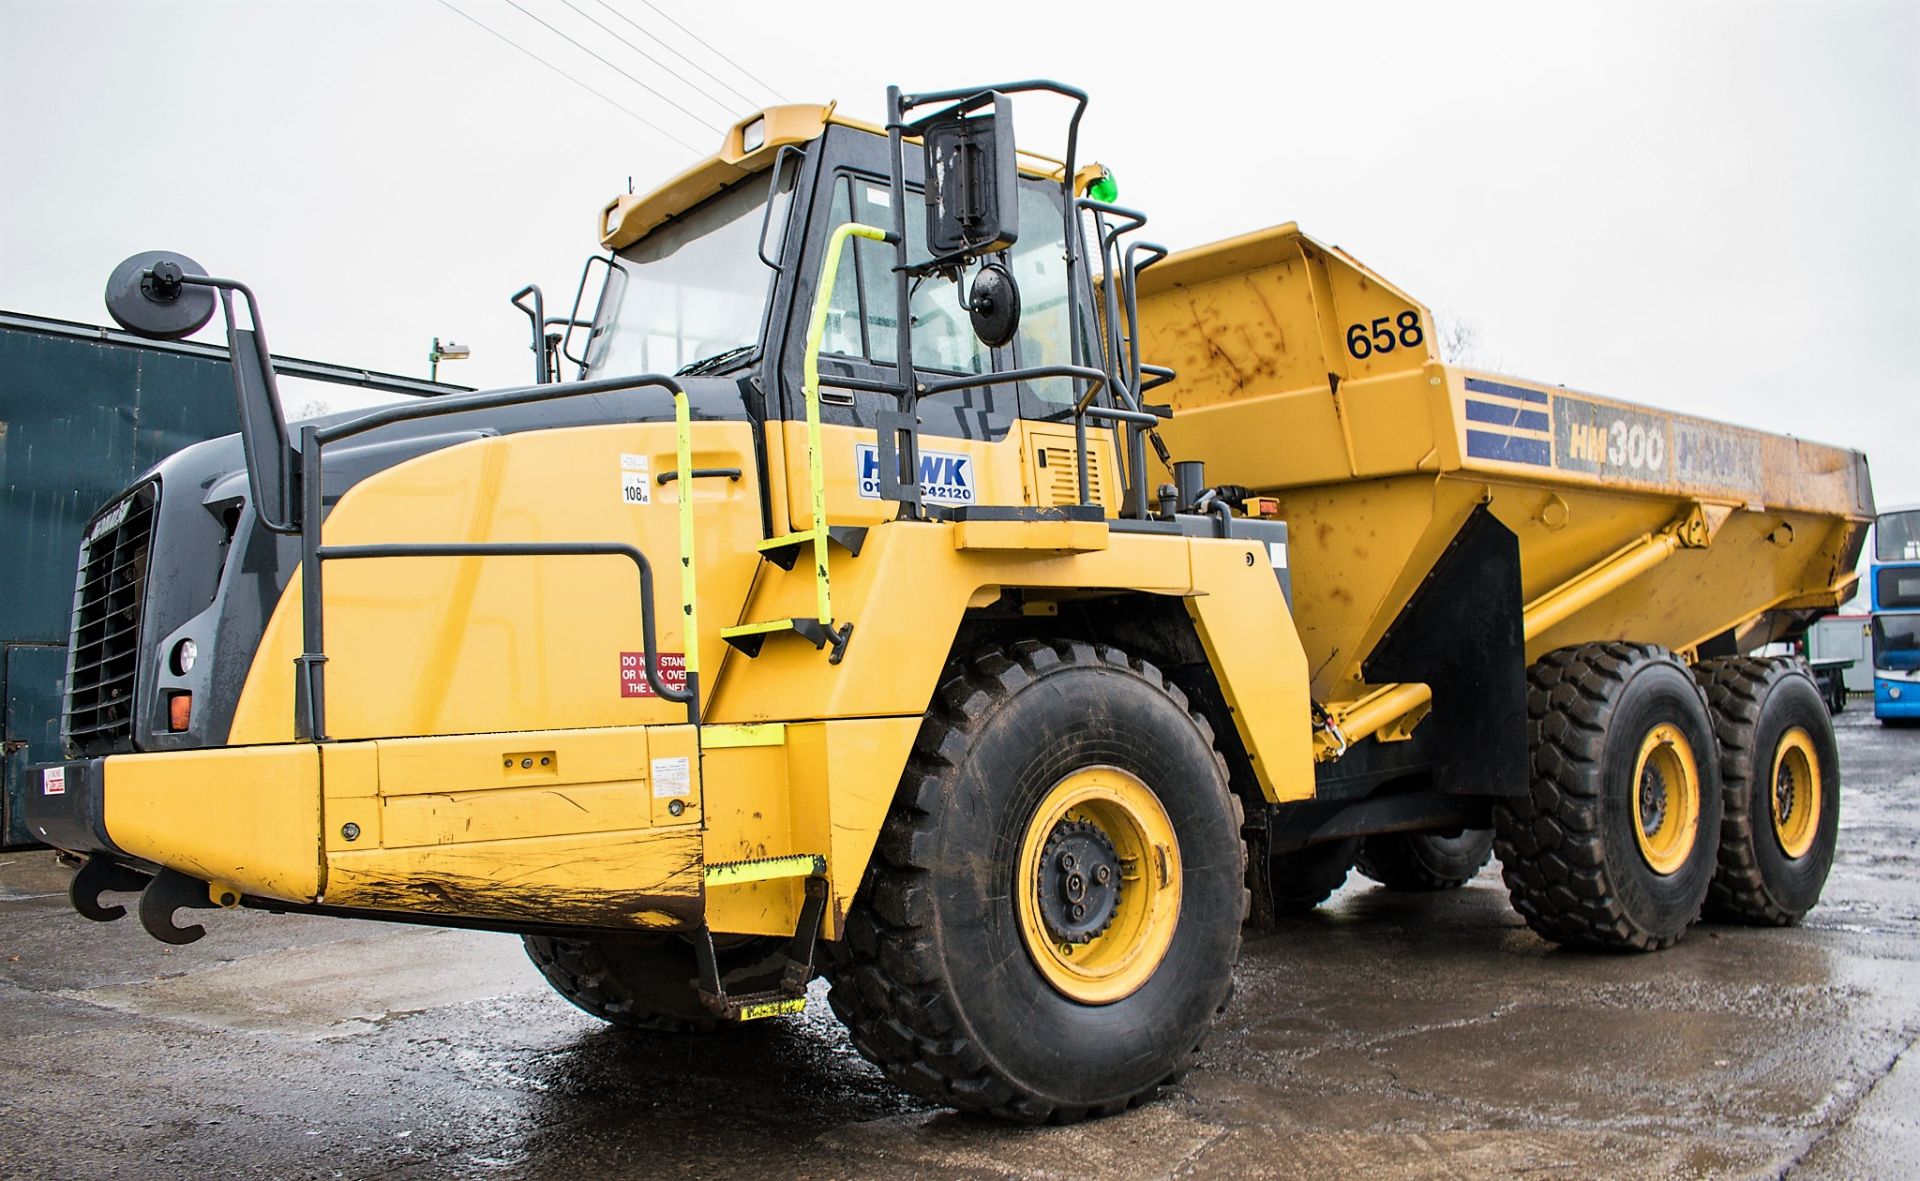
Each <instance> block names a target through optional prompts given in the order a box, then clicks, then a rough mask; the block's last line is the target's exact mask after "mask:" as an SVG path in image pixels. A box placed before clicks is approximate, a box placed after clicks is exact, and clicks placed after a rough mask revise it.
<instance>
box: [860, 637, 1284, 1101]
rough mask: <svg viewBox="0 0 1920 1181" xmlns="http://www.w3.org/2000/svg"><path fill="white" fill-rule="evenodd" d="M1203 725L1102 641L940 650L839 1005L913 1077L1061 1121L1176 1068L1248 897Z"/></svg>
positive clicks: (1236, 817) (1224, 989)
mask: <svg viewBox="0 0 1920 1181" xmlns="http://www.w3.org/2000/svg"><path fill="white" fill-rule="evenodd" d="M1240 822H1241V810H1240V805H1239V801H1238V800H1237V799H1236V798H1235V797H1234V796H1233V795H1232V794H1231V793H1230V792H1229V791H1228V788H1227V774H1226V767H1225V764H1224V763H1223V762H1222V761H1221V760H1220V757H1219V756H1218V755H1217V754H1216V753H1215V751H1214V748H1213V735H1212V731H1211V730H1210V729H1209V728H1208V726H1207V724H1206V722H1205V721H1203V720H1202V719H1200V718H1199V717H1197V716H1195V715H1194V714H1192V713H1190V712H1189V711H1188V709H1187V704H1186V699H1185V697H1184V696H1183V695H1182V694H1181V693H1180V691H1179V690H1178V689H1176V688H1174V687H1173V686H1172V685H1171V684H1170V683H1168V682H1167V680H1166V678H1165V677H1163V676H1162V675H1161V674H1160V672H1159V670H1157V669H1155V668H1154V667H1153V666H1152V665H1149V664H1146V663H1144V662H1141V661H1129V660H1128V658H1127V657H1126V656H1125V655H1124V654H1123V653H1121V652H1119V651H1118V650H1116V649H1113V648H1108V647H1104V646H1099V647H1096V646H1094V645H1090V644H1085V643H1078V642H1061V643H1056V644H1042V643H1037V642H1024V643H1019V644H1015V645H1013V646H1011V647H1009V648H1006V649H998V648H996V649H989V650H986V651H984V652H981V653H979V654H977V655H975V656H973V657H971V658H969V659H967V660H964V661H960V662H956V663H954V664H952V665H949V666H948V669H947V673H946V675H945V678H944V680H943V683H942V684H941V686H940V687H939V689H938V691H937V692H936V694H935V697H934V701H933V705H932V707H931V708H930V709H929V711H928V714H927V720H926V722H925V724H924V727H923V729H922V730H921V733H920V738H919V740H918V742H917V744H916V745H915V749H914V753H913V756H912V758H911V760H910V761H909V763H908V767H907V772H906V775H905V778H904V780H903V781H902V784H901V787H900V793H899V795H898V797H897V798H896V799H895V801H894V805H893V808H892V810H891V811H890V812H889V814H888V816H887V820H886V823H885V825H884V827H883V829H882V833H881V837H880V840H879V842H878V844H877V846H876V848H875V850H874V857H873V863H872V866H871V867H870V869H869V872H868V877H867V880H866V882H865V883H864V884H863V887H862V890H861V894H860V898H859V901H858V902H857V903H856V904H855V906H854V907H853V910H852V912H851V913H850V914H849V916H848V919H847V929H846V937H845V939H844V940H843V941H842V943H841V944H840V945H838V946H837V947H836V948H835V954H836V964H835V968H834V972H833V991H832V993H831V994H830V996H831V1001H832V1004H833V1008H834V1011H835V1012H836V1013H838V1014H839V1015H840V1018H841V1019H842V1020H843V1021H845V1022H846V1024H847V1028H848V1030H849V1032H850V1033H851V1035H852V1040H853V1044H854V1046H855V1047H856V1048H858V1049H859V1051H860V1052H861V1053H862V1054H863V1055H865V1056H866V1057H867V1058H868V1059H869V1060H871V1061H872V1062H874V1063H875V1064H876V1065H878V1066H879V1067H880V1068H881V1069H882V1070H884V1071H885V1072H886V1074H887V1077H888V1078H890V1079H892V1080H893V1081H894V1082H895V1083H897V1084H899V1085H900V1086H902V1087H905V1088H906V1089H907V1090H910V1091H912V1092H914V1093H915V1094H918V1095H921V1096H923V1097H925V1098H928V1099H932V1100H934V1101H935V1102H938V1103H944V1104H948V1105H951V1106H954V1107H958V1108H962V1109H964V1110H968V1111H975V1112H982V1113H986V1114H991V1115H997V1116H1004V1117H1009V1118H1014V1119H1020V1120H1026V1121H1046V1120H1051V1121H1054V1122H1066V1121H1070V1120H1075V1119H1079V1118H1082V1117H1084V1116H1087V1115H1096V1114H1105V1113H1108V1112H1113V1111H1118V1110H1121V1109H1124V1108H1126V1107H1128V1106H1130V1105H1131V1104H1134V1103H1137V1102H1139V1101H1141V1100H1142V1099H1145V1098H1147V1097H1149V1096H1151V1095H1152V1094H1153V1093H1154V1091H1155V1090H1156V1089H1157V1088H1158V1087H1159V1086H1160V1085H1161V1084H1162V1083H1165V1082H1168V1081H1170V1080H1171V1079H1172V1078H1174V1077H1176V1076H1177V1075H1178V1074H1179V1073H1180V1072H1181V1071H1182V1070H1183V1069H1184V1068H1185V1066H1186V1064H1187V1062H1188V1061H1189V1059H1190V1058H1191V1057H1192V1056H1193V1054H1194V1052H1195V1051H1196V1050H1197V1049H1198V1048H1199V1044H1200V1040H1201V1038H1202V1037H1203V1036H1204V1034H1205V1033H1206V1031H1207V1029H1208V1027H1209V1025H1210V1024H1211V1022H1212V1020H1213V1018H1214V1016H1215V1015H1216V1014H1217V1013H1218V1012H1219V1011H1220V1010H1221V1009H1222V1008H1223V1007H1224V1005H1225V1004H1226V1000H1227V996H1228V993H1229V991H1230V989H1231V985H1232V968H1233V962H1234V960H1235V958H1236V957H1237V955H1238V953H1239V948H1240V923H1241V921H1242V919H1243V918H1244V917H1245V914H1246V901H1247V894H1246V889H1245V887H1244V885H1243V880H1242V879H1243V874H1244V871H1245V859H1244V857H1245V855H1244V846H1243V845H1242V843H1241V839H1240Z"/></svg>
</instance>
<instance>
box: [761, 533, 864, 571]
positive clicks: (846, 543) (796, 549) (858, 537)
mask: <svg viewBox="0 0 1920 1181" xmlns="http://www.w3.org/2000/svg"><path fill="white" fill-rule="evenodd" d="M818 533H819V530H818V529H817V528H815V529H802V530H800V531H799V532H798V533H782V534H781V535H780V536H778V537H769V538H767V539H766V540H765V541H763V542H761V543H760V556H761V557H763V558H765V559H766V560H767V561H769V562H772V563H773V564H774V565H776V566H778V567H780V568H781V569H782V570H791V569H793V564H794V563H795V562H797V561H799V560H800V550H801V547H803V546H807V545H811V544H813V539H814V538H815V537H816V536H817V535H818ZM827 540H828V541H829V542H831V543H832V544H834V545H837V546H839V547H840V548H841V549H843V550H846V551H847V553H848V554H849V555H851V556H853V557H856V558H857V557H859V556H860V547H861V546H863V545H865V544H867V527H866V526H865V525H828V526H827Z"/></svg>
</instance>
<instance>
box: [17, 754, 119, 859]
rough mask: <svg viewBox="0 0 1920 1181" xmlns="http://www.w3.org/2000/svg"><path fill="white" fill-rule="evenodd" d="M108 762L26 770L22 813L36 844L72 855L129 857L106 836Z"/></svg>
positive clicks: (90, 760) (100, 759) (98, 761)
mask: <svg viewBox="0 0 1920 1181" xmlns="http://www.w3.org/2000/svg"><path fill="white" fill-rule="evenodd" d="M106 762H107V760H106V759H105V758H98V759H82V760H79V761H77V762H71V763H49V764H47V765H45V766H36V767H29V768H28V769H27V774H28V776H29V777H30V778H29V780H28V783H29V786H28V788H27V797H26V805H25V807H24V808H22V809H21V812H22V815H23V817H24V818H25V820H26V824H27V830H28V831H29V832H31V833H32V834H33V835H34V837H35V839H37V840H41V841H45V842H46V843H47V844H49V845H52V846H53V847H54V848H56V849H60V850H63V851H65V852H68V853H113V854H120V855H124V854H125V852H126V851H125V850H124V849H121V848H120V847H119V846H118V845H115V844H114V843H113V838H112V837H110V836H108V835H107V816H106V792H105V783H106Z"/></svg>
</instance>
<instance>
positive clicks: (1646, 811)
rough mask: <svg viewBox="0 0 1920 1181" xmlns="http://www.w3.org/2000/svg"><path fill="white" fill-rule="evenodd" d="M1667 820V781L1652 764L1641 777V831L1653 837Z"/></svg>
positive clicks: (1648, 765)
mask: <svg viewBox="0 0 1920 1181" xmlns="http://www.w3.org/2000/svg"><path fill="white" fill-rule="evenodd" d="M1666 820H1667V780H1666V777H1665V776H1664V775H1662V774H1660V769H1659V768H1658V767H1656V766H1654V765H1653V764H1652V763H1649V764H1647V769H1646V770H1645V771H1643V772H1642V773H1641V775H1640V831H1642V832H1644V833H1646V834H1647V835H1648V836H1652V835H1653V834H1654V833H1657V832H1659V831H1660V826H1661V825H1663V824H1665V823H1666Z"/></svg>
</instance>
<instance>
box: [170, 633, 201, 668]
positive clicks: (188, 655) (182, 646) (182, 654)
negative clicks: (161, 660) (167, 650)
mask: <svg viewBox="0 0 1920 1181" xmlns="http://www.w3.org/2000/svg"><path fill="white" fill-rule="evenodd" d="M199 657H200V649H199V647H198V646H196V645H195V644H194V642H193V641H192V640H181V641H180V642H179V643H178V644H175V645H174V646H173V656H172V657H171V658H170V659H169V660H168V661H167V664H168V666H169V667H171V668H172V669H173V675H174V676H176V677H184V676H186V675H187V674H188V673H190V672H192V671H193V662H194V661H195V660H197V659H199Z"/></svg>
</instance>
